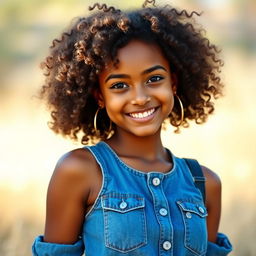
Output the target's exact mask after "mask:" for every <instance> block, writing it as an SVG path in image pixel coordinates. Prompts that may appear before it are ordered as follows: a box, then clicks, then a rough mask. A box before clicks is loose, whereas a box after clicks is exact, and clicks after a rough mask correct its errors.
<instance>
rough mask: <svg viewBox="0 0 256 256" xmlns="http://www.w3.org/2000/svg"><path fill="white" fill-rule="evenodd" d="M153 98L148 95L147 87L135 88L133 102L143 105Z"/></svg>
mask: <svg viewBox="0 0 256 256" xmlns="http://www.w3.org/2000/svg"><path fill="white" fill-rule="evenodd" d="M150 100H151V97H150V96H149V95H148V93H147V91H146V89H145V88H141V87H140V88H136V89H134V95H133V99H132V100H131V104H133V105H140V106H143V105H145V104H146V103H148V102H149V101H150Z"/></svg>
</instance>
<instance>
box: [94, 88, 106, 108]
mask: <svg viewBox="0 0 256 256" xmlns="http://www.w3.org/2000/svg"><path fill="white" fill-rule="evenodd" d="M93 96H94V99H95V100H96V101H97V103H98V105H99V107H100V108H104V107H105V103H104V98H103V95H102V93H101V91H100V90H99V89H97V90H94V91H93Z"/></svg>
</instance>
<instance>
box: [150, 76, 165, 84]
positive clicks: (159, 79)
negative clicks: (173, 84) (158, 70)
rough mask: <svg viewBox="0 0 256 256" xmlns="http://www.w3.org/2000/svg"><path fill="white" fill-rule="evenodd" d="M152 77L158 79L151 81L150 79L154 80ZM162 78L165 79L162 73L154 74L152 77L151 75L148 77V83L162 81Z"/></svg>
mask: <svg viewBox="0 0 256 256" xmlns="http://www.w3.org/2000/svg"><path fill="white" fill-rule="evenodd" d="M152 78H157V80H156V81H151V82H149V81H150V80H152ZM162 79H164V77H162V76H160V75H154V76H152V77H150V78H149V79H148V81H147V83H156V82H159V81H161V80H162Z"/></svg>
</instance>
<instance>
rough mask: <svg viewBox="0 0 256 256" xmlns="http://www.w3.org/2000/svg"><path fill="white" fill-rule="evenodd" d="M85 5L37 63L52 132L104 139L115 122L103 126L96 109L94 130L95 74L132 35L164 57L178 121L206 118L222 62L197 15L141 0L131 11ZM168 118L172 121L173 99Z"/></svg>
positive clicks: (219, 89) (219, 91)
mask: <svg viewBox="0 0 256 256" xmlns="http://www.w3.org/2000/svg"><path fill="white" fill-rule="evenodd" d="M148 4H151V5H152V6H151V7H148V6H147V5H148ZM95 9H97V10H96V11H95ZM89 10H90V11H93V10H94V11H93V13H92V14H91V15H89V16H88V17H80V18H78V19H77V20H76V21H75V23H74V24H73V25H72V26H71V28H70V29H69V30H68V31H66V32H63V33H62V36H61V39H54V40H53V43H52V46H51V47H50V55H49V56H48V57H47V58H46V59H45V61H44V62H43V63H42V69H43V70H44V71H45V72H44V75H45V78H46V79H45V84H44V85H43V87H42V88H41V91H40V96H41V98H45V99H46V100H47V105H48V107H49V108H50V110H51V118H52V121H51V122H50V128H51V129H52V130H53V131H55V132H56V133H60V134H62V135H66V136H69V137H70V138H72V139H77V138H78V133H80V132H81V133H82V139H81V142H82V144H88V142H89V141H95V140H103V139H106V138H107V137H108V136H109V135H110V134H112V133H113V132H114V131H115V125H113V126H112V131H109V126H110V120H109V118H108V116H107V113H106V111H100V112H101V117H100V120H101V122H99V124H98V125H97V128H98V130H99V133H98V132H97V131H96V130H95V128H94V125H93V120H94V115H95V113H96V111H97V109H98V104H97V101H96V99H95V97H94V91H95V90H97V89H98V88H99V84H98V74H100V72H101V71H102V70H103V69H104V68H106V65H107V64H106V63H108V62H109V61H112V62H114V63H118V60H117V51H118V49H120V48H122V47H124V46H125V45H127V44H128V43H129V41H131V40H132V39H138V40H143V41H145V42H153V43H156V44H158V45H159V46H160V48H161V49H162V51H163V53H164V55H165V57H166V59H167V60H168V61H169V64H170V68H171V70H172V72H174V73H175V74H176V76H177V80H178V88H177V94H178V95H179V97H180V99H181V101H182V102H183V106H184V120H183V122H182V126H183V127H188V126H189V125H188V121H189V120H195V122H196V123H197V124H200V123H204V122H205V121H206V119H207V117H208V115H209V114H211V113H212V112H213V110H214V104H213V99H216V98H218V97H219V96H220V95H222V88H223V84H222V82H221V79H220V76H219V73H220V68H221V66H223V62H222V60H221V59H220V58H219V57H218V54H219V52H220V51H219V50H218V49H217V47H216V46H215V45H214V44H211V43H210V42H209V40H208V39H207V38H206V37H204V34H205V31H204V30H203V29H202V28H201V27H200V26H199V25H198V24H197V23H196V22H195V19H194V17H195V16H200V15H201V14H199V13H197V12H191V13H189V12H187V11H186V10H181V11H180V10H178V9H175V8H173V7H172V6H170V5H166V6H164V7H157V6H156V5H155V1H154V0H146V1H145V2H144V4H143V8H141V9H136V10H132V11H121V10H118V9H115V8H114V7H108V6H107V5H106V4H102V5H101V4H99V3H96V4H94V6H92V7H89ZM168 119H169V121H170V123H171V124H172V125H173V126H176V127H177V126H178V123H179V122H180V106H179V103H178V102H176V101H175V103H174V108H173V111H172V113H171V114H170V116H169V117H168Z"/></svg>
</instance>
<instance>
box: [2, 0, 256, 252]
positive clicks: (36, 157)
mask: <svg viewBox="0 0 256 256" xmlns="http://www.w3.org/2000/svg"><path fill="white" fill-rule="evenodd" d="M99 2H102V1H99ZM104 2H105V3H107V4H109V5H114V6H117V7H118V8H121V9H122V8H133V7H140V6H141V4H142V2H143V1H141V0H140V1H139V0H138V1H136V0H130V1H110V0H105V1H104ZM92 3H94V1H88V0H72V1H71V0H70V1H68V0H51V1H50V0H45V1H39V0H0V145H1V147H0V255H5V256H16V255H19V256H25V255H31V252H30V251H31V249H30V248H31V244H32V242H33V239H34V237H35V236H36V235H38V234H42V233H43V231H44V219H45V198H46V191H47V186H48V182H49V179H50V177H51V174H52V171H53V169H54V166H55V163H56V161H57V160H58V158H59V157H60V156H61V155H62V154H64V153H65V152H67V151H69V150H71V149H73V148H76V147H80V146H81V145H80V144H79V142H71V141H69V140H66V139H64V138H62V137H60V136H57V135H55V134H54V133H53V132H52V131H51V130H50V129H49V128H48V127H47V121H48V120H49V114H48V112H47V111H46V109H45V107H44V106H43V104H42V103H41V102H39V101H38V100H37V99H36V97H33V95H36V93H37V90H38V89H39V88H40V86H41V85H42V83H43V76H42V73H41V70H40V69H39V63H40V62H41V61H42V60H43V59H44V57H45V56H46V55H47V54H48V48H49V46H50V45H51V41H52V40H53V39H54V38H56V37H59V35H60V33H61V32H62V31H63V30H64V28H65V27H67V26H68V25H69V24H70V21H71V19H72V18H73V17H76V16H80V15H84V14H86V13H87V8H88V6H89V5H91V4H92ZM158 3H160V4H161V3H164V4H166V3H170V4H172V5H173V6H175V7H178V8H185V9H188V10H196V11H198V12H201V11H203V13H204V14H203V16H202V17H200V18H198V22H199V23H202V24H203V26H204V28H205V29H206V31H207V36H208V37H209V38H210V39H211V40H212V42H214V43H216V44H217V45H219V46H220V47H221V48H222V58H223V59H224V62H225V67H224V68H223V72H222V77H223V81H224V83H225V85H226V88H225V97H223V98H221V99H220V100H218V101H217V102H216V111H215V113H214V114H213V115H212V116H211V117H210V118H209V120H208V122H207V123H206V124H204V125H194V124H191V127H190V128H189V129H183V130H182V132H181V133H180V134H174V133H173V128H171V127H170V128H169V129H168V130H167V131H165V132H163V141H164V144H165V145H166V146H167V147H169V148H170V149H171V150H172V152H173V153H174V154H175V155H178V156H183V157H194V158H197V159H198V160H199V161H200V162H201V163H202V164H203V165H206V166H208V167H210V168H211V169H212V170H214V171H215V172H217V173H218V174H219V176H220V177H221V179H222V183H223V203H222V205H223V206H222V219H221V225H220V231H222V232H224V233H226V234H228V235H229V237H230V239H231V241H232V243H233V245H234V252H233V253H232V254H231V255H233V256H238V255H239V256H241V255H242V256H252V255H256V243H255V241H254V238H255V237H256V225H255V223H256V189H255V188H256V174H255V173H254V172H253V171H255V166H256V157H255V155H256V133H255V131H256V115H255V110H256V109H255V106H256V103H255V101H256V100H255V99H256V18H255V17H256V1H254V0H187V1H186V0H173V1H158Z"/></svg>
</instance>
